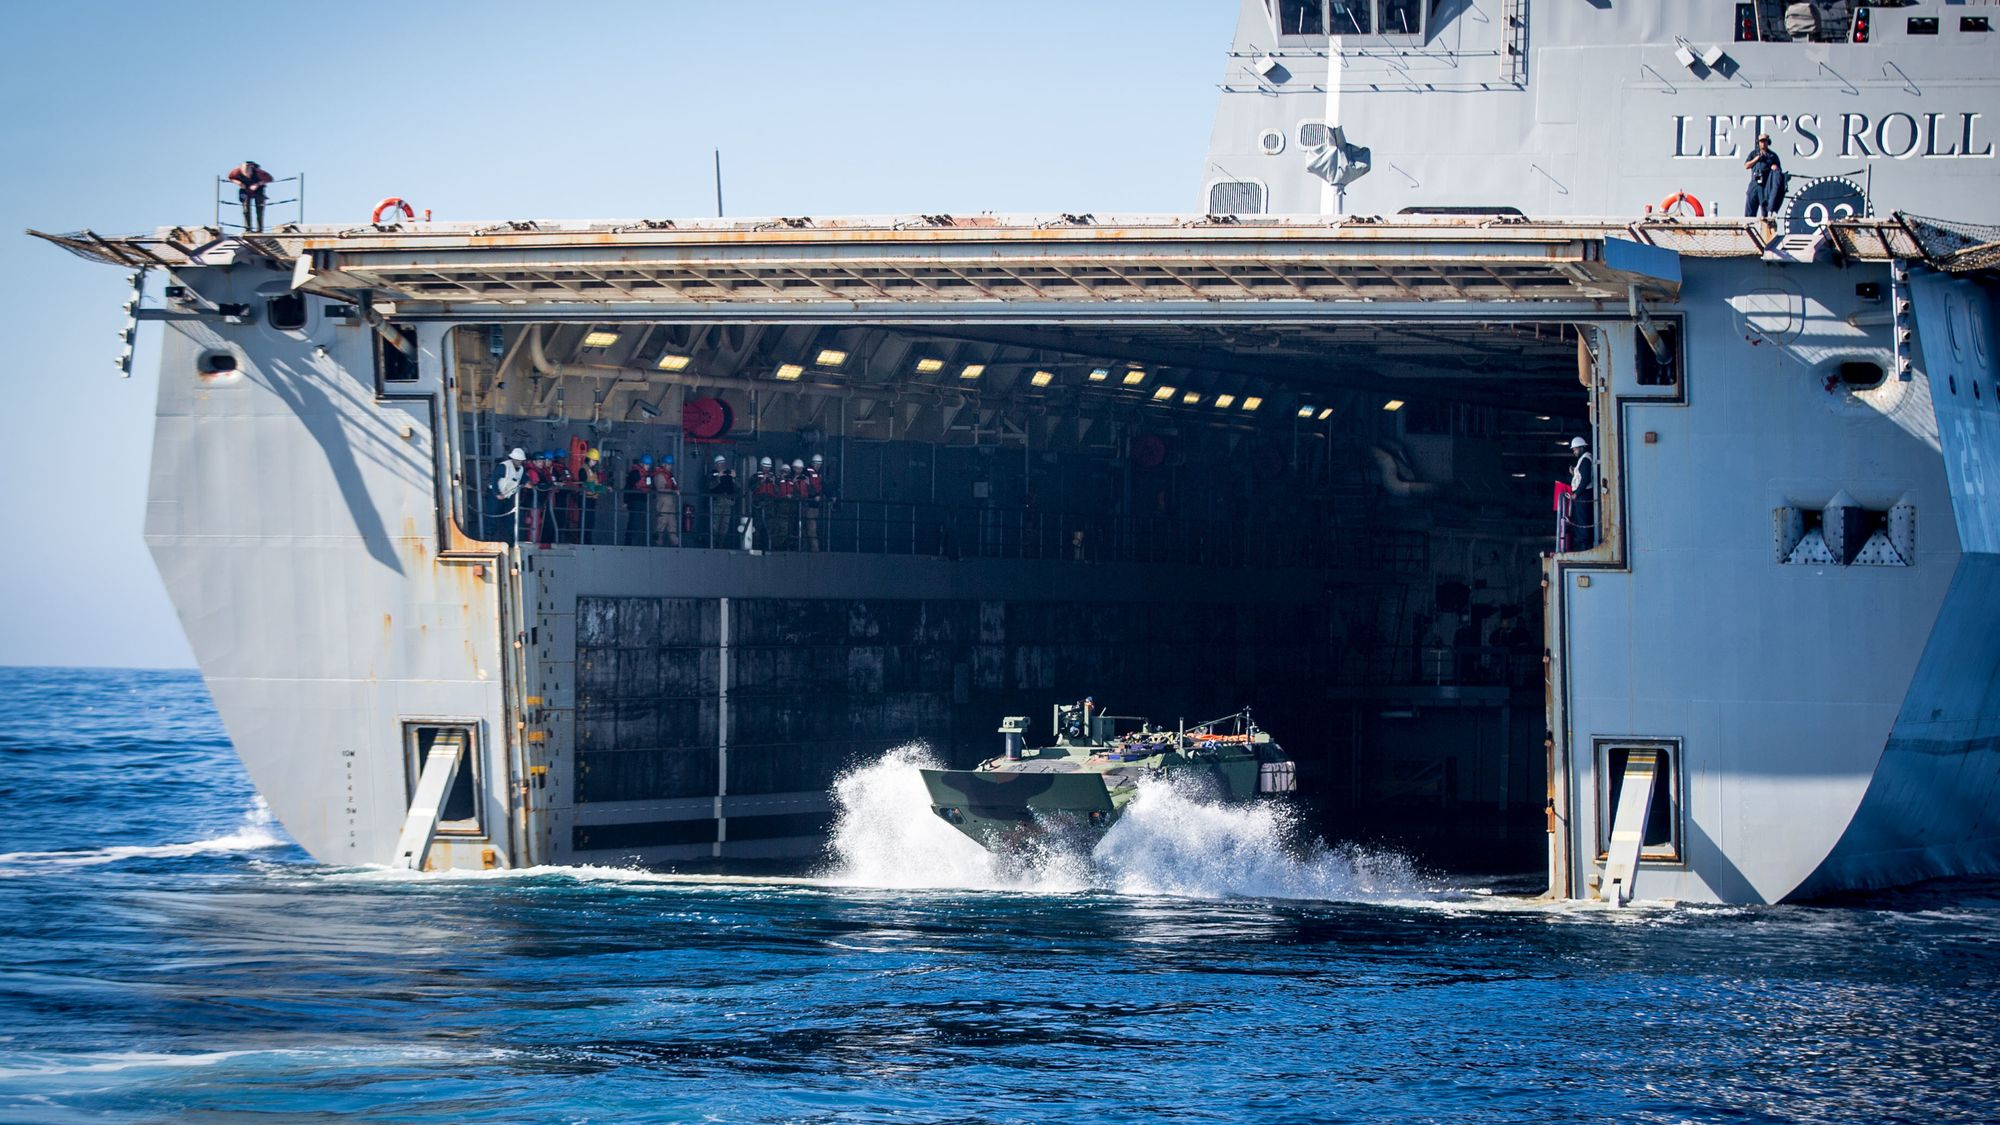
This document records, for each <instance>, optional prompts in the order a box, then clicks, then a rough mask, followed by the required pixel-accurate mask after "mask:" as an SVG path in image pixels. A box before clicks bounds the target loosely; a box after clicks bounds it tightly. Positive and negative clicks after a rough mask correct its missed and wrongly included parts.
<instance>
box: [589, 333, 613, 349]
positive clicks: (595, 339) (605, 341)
mask: <svg viewBox="0 0 2000 1125" xmlns="http://www.w3.org/2000/svg"><path fill="white" fill-rule="evenodd" d="M617 342H618V333H616V332H606V331H603V330H602V329H599V330H597V331H594V332H586V333H584V334H583V346H584V347H586V348H608V347H610V346H611V345H613V344H615V343H617Z"/></svg>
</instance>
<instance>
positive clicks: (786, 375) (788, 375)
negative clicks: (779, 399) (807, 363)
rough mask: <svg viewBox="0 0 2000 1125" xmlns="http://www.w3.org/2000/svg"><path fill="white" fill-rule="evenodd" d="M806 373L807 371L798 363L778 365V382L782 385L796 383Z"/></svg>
mask: <svg viewBox="0 0 2000 1125" xmlns="http://www.w3.org/2000/svg"><path fill="white" fill-rule="evenodd" d="M805 373H806V369H805V368H803V367H800V366H799V365H798V364H796V363H781V364H779V365H778V381H779V382H781V383H796V382H798V381H799V376H801V375H804V374H805Z"/></svg>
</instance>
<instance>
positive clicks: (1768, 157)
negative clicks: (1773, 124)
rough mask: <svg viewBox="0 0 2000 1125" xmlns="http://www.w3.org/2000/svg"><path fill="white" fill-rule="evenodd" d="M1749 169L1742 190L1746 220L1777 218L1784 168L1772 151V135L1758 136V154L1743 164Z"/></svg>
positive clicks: (1783, 181)
mask: <svg viewBox="0 0 2000 1125" xmlns="http://www.w3.org/2000/svg"><path fill="white" fill-rule="evenodd" d="M1743 166H1744V167H1745V168H1748V169H1749V170H1750V183H1749V184H1748V185H1747V186H1746V187H1745V188H1744V190H1743V214H1744V215H1745V216H1747V217H1749V218H1753V219H1754V218H1760V217H1768V216H1772V215H1776V214H1777V213H1778V204H1780V203H1782V202H1784V199H1785V166H1784V165H1783V164H1781V163H1780V162H1779V161H1778V154H1777V153H1775V152H1772V151H1771V134H1769V133H1762V134H1759V135H1758V137H1757V151H1756V152H1753V153H1751V154H1750V159H1748V160H1745V161H1744V162H1743Z"/></svg>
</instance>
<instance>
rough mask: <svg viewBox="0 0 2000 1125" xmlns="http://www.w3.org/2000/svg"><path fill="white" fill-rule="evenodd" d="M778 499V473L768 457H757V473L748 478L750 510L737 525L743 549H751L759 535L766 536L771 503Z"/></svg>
mask: <svg viewBox="0 0 2000 1125" xmlns="http://www.w3.org/2000/svg"><path fill="white" fill-rule="evenodd" d="M777 499H778V473H777V470H776V468H775V467H774V466H773V465H772V463H771V459H770V458H769V457H760V458H758V459H757V473H756V475H755V476H752V477H751V478H750V511H749V513H748V514H747V515H745V516H744V517H743V519H742V521H741V523H740V524H739V525H738V528H737V530H738V531H740V532H742V533H743V549H744V550H746V551H749V550H753V549H755V547H756V543H757V539H758V537H759V536H763V537H765V538H768V537H769V535H770V531H769V528H770V526H771V505H772V504H773V503H775V502H776V501H777Z"/></svg>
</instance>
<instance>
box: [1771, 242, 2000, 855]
mask: <svg viewBox="0 0 2000 1125" xmlns="http://www.w3.org/2000/svg"><path fill="white" fill-rule="evenodd" d="M1914 289H1915V301H1916V311H1917V316H1918V323H1919V325H1920V330H1921V332H1922V339H1923V351H1924V359H1925V365H1926V367H1927V368H1928V369H1929V371H1930V372H1931V381H1930V387H1931V391H1932V395H1933V399H1932V401H1933V403H1934V405H1935V408H1936V413H1937V434H1938V439H1939V442H1940V453H1941V454H1942V463H1943V467H1944V471H1945V476H1946V478H1947V479H1948V480H1949V482H1950V488H1951V501H1952V513H1953V517H1954V524H1955V526H1956V529H1957V532H1958V536H1959V541H1960V544H1961V548H1962V550H1963V553H1962V554H1961V555H1960V557H1959V561H1958V567H1957V570H1956V572H1955V573H1954V574H1953V576H1952V580H1951V587H1950V590H1949V591H1948V592H1947V594H1946V596H1945V600H1944V604H1943V605H1942V606H1941V607H1940V608H1939V612H1938V614H1937V616H1936V618H1935V620H1934V623H1933V624H1932V626H1931V631H1930V636H1929V639H1928V641H1927V642H1926V644H1925V646H1924V653H1923V658H1922V660H1921V662H1920V663H1919V664H1918V666H1917V670H1916V673H1915V675H1914V677H1913V678H1912V680H1911V684H1910V690H1909V693H1908V695H1907V697H1906V698H1905V700H1904V702H1903V706H1902V708H1901V710H1900V712H1899V713H1898V714H1897V716H1896V723H1895V728H1894V730H1893V732H1892V734H1891V735H1890V738H1889V741H1888V748H1887V750H1886V752H1885V753H1884V754H1883V755H1882V760H1881V763H1880V765H1878V766H1877V767H1876V770H1875V773H1874V775H1873V777H1872V778H1871V779H1870V781H1869V785H1868V791H1867V793H1866V795H1865V796H1864V797H1863V799H1862V802H1861V807H1860V808H1859V809H1858V810H1857V811H1856V813H1855V815H1854V818H1853V820H1852V822H1851V823H1849V824H1848V825H1847V828H1846V831H1845V832H1844V833H1842V835H1841V837H1840V840H1839V842H1838V843H1837V844H1836V845H1835V847H1834V849H1833V852H1832V854H1831V855H1830V856H1828V858H1827V861H1826V863H1825V864H1824V865H1823V866H1822V867H1821V868H1820V870H1819V871H1817V872H1816V873H1814V875H1813V877H1812V878H1811V879H1809V880H1808V881H1807V882H1806V884H1805V885H1804V886H1803V887H1801V889H1800V890H1801V893H1805V894H1812V893H1821V892H1825V891H1831V890H1838V889H1844V888H1850V887H1868V886H1882V885H1888V884H1893V883H1903V882H1910V881H1912V880H1915V879H1921V878H1926V877H1931V876H1935V875H1941V874H1991V873H1993V872H1995V871H2000V522H1996V521H2000V504H1996V502H1995V501H1996V498H2000V459H1996V458H2000V416H1996V415H2000V410H1996V408H1995V404H1994V403H1993V401H1992V400H1993V399H1994V397H1995V396H1996V394H2000V387H1996V385H1995V383H1994V375H1995V367H1994V363H1993V356H1994V350H1993V349H1994V341H1995V335H1994V324H1995V320H1994V314H1993V294H1992V290H1991V289H1990V287H1988V286H1986V285H1982V284H1980V283H1977V282H1973V281H1961V280H1952V279H1949V278H1944V277H1938V276H1928V277H1925V276H1920V277H1918V278H1917V279H1916V280H1915V283H1914ZM1975 387H1977V388H1983V390H1981V391H1979V392H1978V393H1976V394H1975V391H1974V388H1975Z"/></svg>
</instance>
